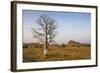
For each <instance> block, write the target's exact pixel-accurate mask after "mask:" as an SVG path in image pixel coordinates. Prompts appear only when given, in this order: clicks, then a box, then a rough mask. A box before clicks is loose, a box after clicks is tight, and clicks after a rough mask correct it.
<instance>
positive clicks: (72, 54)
mask: <svg viewBox="0 0 100 73" xmlns="http://www.w3.org/2000/svg"><path fill="white" fill-rule="evenodd" d="M90 58H91V49H90V46H80V47H68V46H65V45H64V44H62V45H61V46H50V47H49V49H48V54H47V55H46V58H45V59H44V58H43V48H42V47H35V48H32V47H31V48H29V47H24V48H23V62H40V61H61V60H82V59H90Z"/></svg>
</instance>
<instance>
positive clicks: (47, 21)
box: [32, 14, 57, 56]
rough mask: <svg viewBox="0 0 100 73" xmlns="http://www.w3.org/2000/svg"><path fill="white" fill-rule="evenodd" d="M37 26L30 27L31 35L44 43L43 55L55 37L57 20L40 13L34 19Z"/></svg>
mask: <svg viewBox="0 0 100 73" xmlns="http://www.w3.org/2000/svg"><path fill="white" fill-rule="evenodd" d="M36 24H37V26H38V27H37V28H32V30H33V32H32V33H33V37H34V38H36V39H38V40H39V41H40V42H43V43H44V52H43V53H44V56H46V54H47V53H48V48H49V45H50V44H51V43H52V42H54V38H55V37H56V35H57V34H56V29H57V22H56V20H54V19H53V18H51V17H49V16H48V15H44V14H43V15H41V16H40V17H39V18H38V19H37V20H36Z"/></svg>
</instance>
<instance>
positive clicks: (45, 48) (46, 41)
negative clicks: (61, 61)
mask: <svg viewBox="0 0 100 73" xmlns="http://www.w3.org/2000/svg"><path fill="white" fill-rule="evenodd" d="M47 53H48V38H47V34H46V35H45V42H44V58H46V55H47Z"/></svg>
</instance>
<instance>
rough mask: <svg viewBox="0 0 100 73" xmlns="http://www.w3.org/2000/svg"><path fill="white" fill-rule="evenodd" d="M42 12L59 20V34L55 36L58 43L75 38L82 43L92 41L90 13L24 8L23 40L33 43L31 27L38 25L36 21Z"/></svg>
mask: <svg viewBox="0 0 100 73" xmlns="http://www.w3.org/2000/svg"><path fill="white" fill-rule="evenodd" d="M42 14H46V15H48V16H49V17H52V18H53V19H55V20H56V21H57V23H58V25H57V26H58V28H57V33H58V34H57V36H56V37H55V41H56V42H57V43H67V42H68V41H69V40H75V41H79V42H82V43H90V42H91V14H90V13H82V12H81V13H79V12H56V11H34V10H23V16H22V17H23V42H25V43H31V42H34V41H35V39H34V38H33V37H32V30H31V28H33V27H36V22H35V21H36V20H37V19H38V18H39V16H40V15H42Z"/></svg>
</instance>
